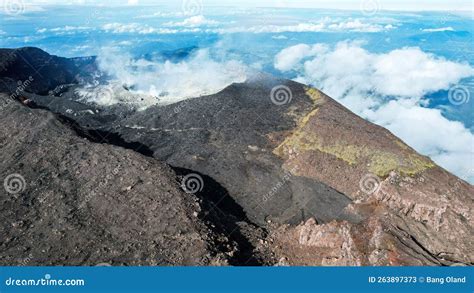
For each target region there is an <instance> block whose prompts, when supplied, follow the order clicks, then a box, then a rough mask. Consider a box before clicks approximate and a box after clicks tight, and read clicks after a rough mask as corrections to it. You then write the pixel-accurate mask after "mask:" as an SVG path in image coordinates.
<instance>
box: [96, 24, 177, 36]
mask: <svg viewBox="0 0 474 293" xmlns="http://www.w3.org/2000/svg"><path fill="white" fill-rule="evenodd" d="M102 29H103V30H105V31H106V32H111V33H115V34H121V33H136V34H141V35H145V34H175V33H178V31H177V30H173V29H167V28H153V27H151V26H149V25H146V24H139V23H128V24H122V23H118V22H114V23H108V24H105V25H104V26H102Z"/></svg>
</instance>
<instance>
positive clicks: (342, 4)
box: [4, 0, 473, 11]
mask: <svg viewBox="0 0 474 293" xmlns="http://www.w3.org/2000/svg"><path fill="white" fill-rule="evenodd" d="M4 1H9V0H4ZM196 1H200V0H196ZM25 2H26V3H31V4H38V5H48V4H90V5H93V4H96V5H129V4H134V5H137V4H138V5H152V4H153V5H163V4H174V5H176V4H180V2H181V1H165V0H158V1H152V0H112V1H91V0H68V1H60V0H30V1H25ZM369 2H372V3H375V5H377V6H379V8H380V10H405V11H432V10H450V11H460V10H462V11H472V9H473V3H472V1H469V0H450V1H447V0H417V1H413V0H396V1H395V0H362V1H359V0H260V1H254V0H239V1H228V0H220V1H219V0H203V1H202V3H203V5H212V6H215V5H232V6H245V7H286V8H327V9H351V10H357V9H359V8H360V6H361V5H363V4H367V3H369Z"/></svg>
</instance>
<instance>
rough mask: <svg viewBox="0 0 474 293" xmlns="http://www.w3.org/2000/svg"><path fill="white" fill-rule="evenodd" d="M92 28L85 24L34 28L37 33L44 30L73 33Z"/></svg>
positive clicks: (44, 31)
mask: <svg viewBox="0 0 474 293" xmlns="http://www.w3.org/2000/svg"><path fill="white" fill-rule="evenodd" d="M90 30H93V28H91V27H85V26H69V25H66V26H63V27H55V28H50V29H47V28H41V29H38V30H36V32H37V33H46V32H48V31H49V32H54V33H59V34H66V33H73V32H77V31H90Z"/></svg>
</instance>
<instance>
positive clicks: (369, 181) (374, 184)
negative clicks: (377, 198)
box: [359, 174, 380, 195]
mask: <svg viewBox="0 0 474 293" xmlns="http://www.w3.org/2000/svg"><path fill="white" fill-rule="evenodd" d="M359 187H360V190H361V191H362V192H363V193H365V194H368V195H371V194H373V193H376V192H377V191H379V189H380V178H379V177H378V176H376V175H374V174H365V175H364V176H363V177H362V178H361V179H360V181H359Z"/></svg>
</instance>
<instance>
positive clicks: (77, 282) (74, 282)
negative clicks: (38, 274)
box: [5, 274, 86, 287]
mask: <svg viewBox="0 0 474 293" xmlns="http://www.w3.org/2000/svg"><path fill="white" fill-rule="evenodd" d="M85 284H86V282H85V280H84V279H53V278H52V277H51V275H50V274H46V275H44V277H43V278H41V279H13V278H11V277H10V278H8V279H6V280H5V285H6V286H7V287H15V286H18V287H20V286H48V287H54V286H65V287H68V286H85Z"/></svg>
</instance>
